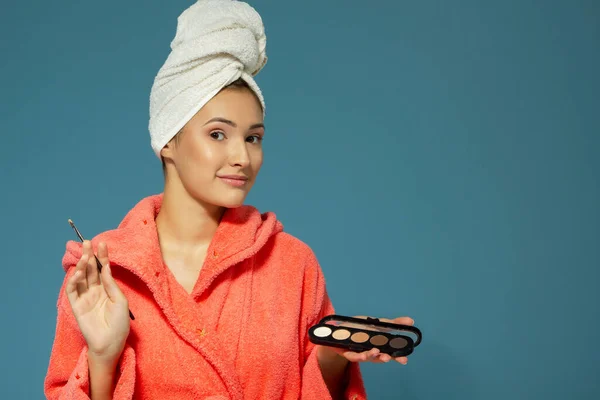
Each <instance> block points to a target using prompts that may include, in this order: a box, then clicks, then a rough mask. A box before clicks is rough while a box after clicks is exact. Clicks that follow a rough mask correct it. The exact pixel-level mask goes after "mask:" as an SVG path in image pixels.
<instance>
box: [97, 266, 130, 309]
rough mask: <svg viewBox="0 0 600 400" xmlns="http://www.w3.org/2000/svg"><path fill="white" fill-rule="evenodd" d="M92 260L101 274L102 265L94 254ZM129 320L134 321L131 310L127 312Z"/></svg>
mask: <svg viewBox="0 0 600 400" xmlns="http://www.w3.org/2000/svg"><path fill="white" fill-rule="evenodd" d="M94 258H95V259H96V266H97V267H98V273H100V272H102V263H101V262H100V260H98V256H97V255H95V254H94ZM129 318H130V319H131V320H132V321H133V320H134V319H135V317H134V316H133V313H132V312H131V310H129Z"/></svg>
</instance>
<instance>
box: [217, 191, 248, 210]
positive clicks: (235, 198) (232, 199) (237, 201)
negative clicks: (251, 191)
mask: <svg viewBox="0 0 600 400" xmlns="http://www.w3.org/2000/svg"><path fill="white" fill-rule="evenodd" d="M245 200H246V194H245V193H244V194H243V195H242V194H240V195H232V196H223V197H220V198H218V199H215V202H214V204H216V205H218V206H221V207H225V208H237V207H241V206H242V205H244V201H245Z"/></svg>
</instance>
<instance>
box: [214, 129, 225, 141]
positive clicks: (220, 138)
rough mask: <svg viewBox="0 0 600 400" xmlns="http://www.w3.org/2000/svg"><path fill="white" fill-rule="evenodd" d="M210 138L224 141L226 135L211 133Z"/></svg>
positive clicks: (216, 132) (217, 132)
mask: <svg viewBox="0 0 600 400" xmlns="http://www.w3.org/2000/svg"><path fill="white" fill-rule="evenodd" d="M210 137H212V138H213V139H216V140H223V139H225V134H224V133H223V132H220V131H214V132H211V133H210Z"/></svg>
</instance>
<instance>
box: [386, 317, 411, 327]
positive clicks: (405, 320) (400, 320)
mask: <svg viewBox="0 0 600 400" xmlns="http://www.w3.org/2000/svg"><path fill="white" fill-rule="evenodd" d="M389 322H392V323H394V324H400V325H411V326H412V325H414V324H415V320H414V319H412V318H410V317H398V318H395V319H394V320H393V321H389Z"/></svg>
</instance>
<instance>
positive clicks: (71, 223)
mask: <svg viewBox="0 0 600 400" xmlns="http://www.w3.org/2000/svg"><path fill="white" fill-rule="evenodd" d="M69 225H71V228H73V230H74V231H75V233H76V234H77V237H78V238H79V240H81V243H83V241H84V240H85V239H84V238H83V236H81V233H80V232H79V229H77V227H76V226H75V224H74V223H73V221H72V220H71V219H70V218H69ZM94 258H95V259H96V266H97V267H98V273H100V272H102V263H100V260H98V257H97V256H96V255H95V254H94ZM129 318H131V319H132V320H134V319H135V317H134V316H133V314H132V313H131V310H129Z"/></svg>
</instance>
